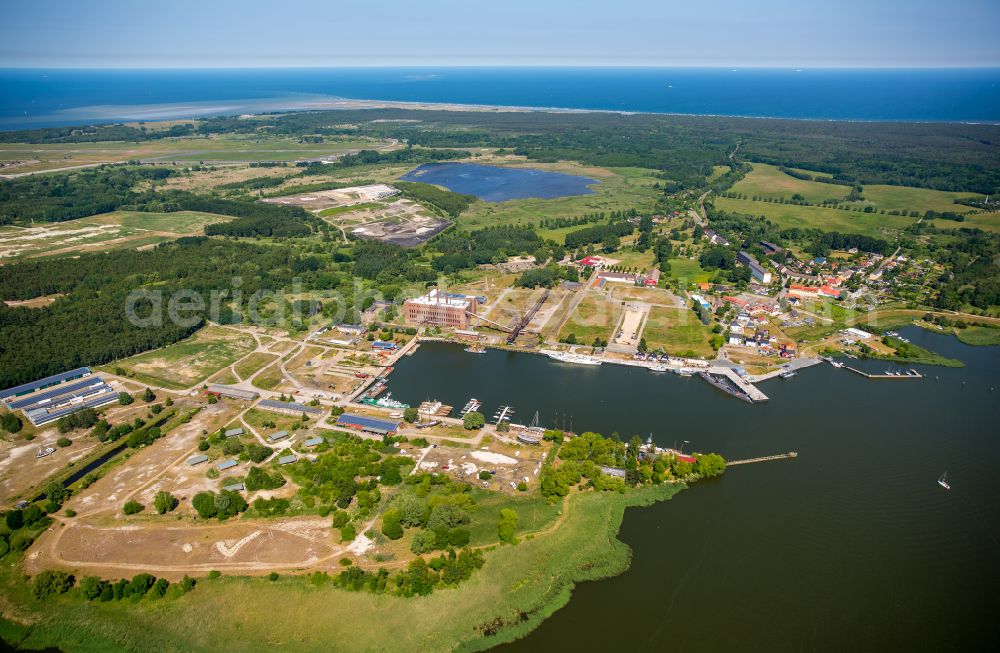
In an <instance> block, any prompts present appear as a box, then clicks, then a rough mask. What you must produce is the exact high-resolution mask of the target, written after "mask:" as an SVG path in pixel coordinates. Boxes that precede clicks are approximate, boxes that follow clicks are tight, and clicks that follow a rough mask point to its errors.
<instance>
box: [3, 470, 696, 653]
mask: <svg viewBox="0 0 1000 653" xmlns="http://www.w3.org/2000/svg"><path fill="white" fill-rule="evenodd" d="M681 489H683V486H671V485H661V486H650V487H645V488H642V489H639V490H634V491H633V490H630V491H629V492H627V493H626V494H617V493H611V492H608V493H600V494H598V493H594V492H585V493H579V494H578V493H574V494H573V495H571V497H570V498H569V500H568V501H567V502H566V503H565V504H559V505H557V506H556V507H555V508H554V510H556V511H557V512H559V513H560V514H559V515H558V517H557V518H556V519H551V518H550V516H551V513H548V514H546V515H543V514H542V512H543V511H546V510H552V509H550V508H545V507H543V506H541V505H538V506H536V508H535V511H536V514H535V516H536V517H537V518H539V520H541V519H547V520H548V521H547V523H548V524H549V525H548V529H549V530H546V531H545V532H544V533H543V534H540V535H537V536H534V537H531V538H528V537H523V532H522V539H521V542H520V543H519V544H517V545H516V546H510V545H505V546H501V547H498V548H496V549H495V550H493V551H490V552H487V553H486V565H485V566H484V567H483V568H482V569H481V570H479V571H478V572H476V573H475V574H473V576H472V578H471V579H470V580H468V581H466V582H464V583H462V584H461V585H459V586H458V587H457V588H456V589H444V590H437V591H435V592H434V593H433V594H431V595H430V596H426V597H414V598H401V597H395V596H386V595H373V594H368V593H366V592H348V591H345V590H340V589H337V588H335V587H333V586H332V585H331V584H330V583H327V582H323V581H322V579H320V580H319V581H317V582H313V581H307V580H305V579H303V578H291V577H284V576H283V577H281V578H279V579H278V580H276V581H269V580H268V579H267V578H265V577H259V578H246V577H227V576H223V577H221V578H218V579H214V580H211V579H201V580H200V581H199V582H198V584H197V586H196V587H195V589H194V590H193V591H192V592H191V593H189V594H186V595H183V596H179V597H175V596H169V597H168V598H165V599H153V598H144V599H142V600H140V601H137V602H129V601H121V602H109V603H101V602H93V603H88V602H86V601H84V600H83V599H81V598H79V597H78V596H74V595H72V594H70V595H63V596H58V597H49V598H48V599H45V600H37V599H34V598H32V597H31V595H30V592H29V591H28V589H27V588H26V587H25V586H24V584H23V583H22V582H21V581H20V579H19V578H17V574H18V572H17V569H16V567H14V566H13V565H12V564H11V560H12V559H14V558H15V557H16V556H14V555H8V556H7V557H6V558H5V559H4V564H3V569H2V577H0V581H2V582H3V584H4V586H5V587H6V588H8V591H7V601H6V602H5V606H4V615H5V616H6V617H8V619H9V618H11V617H14V616H15V615H16V618H17V622H16V623H14V622H12V621H5V622H2V623H0V634H2V635H3V636H4V637H6V638H8V639H13V640H15V641H16V642H18V643H19V644H20V645H21V646H22V647H24V648H33V649H37V648H46V647H56V646H58V647H60V648H62V649H63V650H66V651H71V652H72V653H91V652H92V653H97V652H100V653H105V652H114V651H126V650H136V649H142V650H156V651H162V652H164V653H174V652H176V653H181V652H183V653H200V652H203V651H205V652H207V651H221V650H225V651H228V652H230V653H249V652H251V651H259V650H260V649H261V647H262V646H265V647H271V648H280V649H281V650H282V651H288V652H290V653H305V652H312V651H320V650H330V646H331V642H336V646H335V649H336V650H338V651H407V652H408V651H418V650H419V651H428V652H437V651H456V650H457V651H479V650H485V649H486V648H489V647H492V646H496V645H497V644H500V643H502V642H506V641H510V640H512V639H514V638H515V637H518V636H523V635H525V634H527V633H528V632H530V631H531V630H533V629H534V628H536V627H537V626H538V625H539V624H540V623H541V622H542V620H544V619H545V618H546V617H548V616H549V615H551V614H552V613H553V612H554V611H555V610H557V609H559V608H560V607H562V606H564V605H565V604H566V603H567V602H568V601H569V599H570V593H571V591H572V589H573V586H574V584H575V583H578V582H582V581H585V580H597V579H600V578H606V577H609V576H614V575H617V574H620V573H621V572H623V571H624V570H625V569H627V568H628V564H629V557H630V550H629V548H628V546H626V545H625V544H624V543H622V542H621V541H619V540H618V539H617V537H616V535H617V533H618V529H619V527H620V526H621V520H622V516H623V514H624V510H625V508H626V507H630V506H639V505H649V504H651V503H653V502H656V501H662V500H665V499H669V498H670V497H672V496H673V495H674V494H676V493H677V492H678V491H679V490H681ZM494 508H497V510H498V509H499V506H495V507H494V506H485V507H484V508H483V509H484V510H493V509H494ZM531 511H532V509H531V508H528V507H520V508H518V514H519V517H520V519H524V520H528V519H529V517H528V515H529V513H530V512H531ZM520 530H521V529H519V531H520ZM494 537H495V534H494ZM23 624H30V625H27V626H26V625H23ZM372 624H378V627H377V628H373V627H372ZM487 628H488V629H489V630H490V632H493V631H494V630H495V631H496V634H492V635H490V636H486V635H484V629H487Z"/></svg>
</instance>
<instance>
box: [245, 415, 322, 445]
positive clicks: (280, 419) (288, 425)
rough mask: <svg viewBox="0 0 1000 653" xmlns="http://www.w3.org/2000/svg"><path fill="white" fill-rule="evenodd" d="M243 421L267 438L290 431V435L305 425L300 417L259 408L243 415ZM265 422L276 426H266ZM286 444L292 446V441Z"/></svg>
mask: <svg viewBox="0 0 1000 653" xmlns="http://www.w3.org/2000/svg"><path fill="white" fill-rule="evenodd" d="M243 419H244V420H245V421H246V423H247V424H249V425H250V426H252V427H253V428H254V429H256V430H257V432H258V433H260V434H261V435H263V436H264V437H267V436H268V435H270V434H271V433H275V432H277V431H288V432H289V433H290V432H292V431H293V430H298V429H299V428H300V426H301V425H302V423H303V422H302V419H301V416H300V415H285V414H284V413H275V412H273V411H270V410H261V409H259V408H251V409H250V410H248V411H247V412H246V414H245V415H243ZM265 422H266V423H268V424H274V426H264V423H265ZM306 424H312V422H306ZM293 427H294V429H293ZM284 442H287V443H288V444H291V440H287V441H284Z"/></svg>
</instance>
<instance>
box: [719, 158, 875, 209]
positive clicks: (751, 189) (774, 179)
mask: <svg viewBox="0 0 1000 653" xmlns="http://www.w3.org/2000/svg"><path fill="white" fill-rule="evenodd" d="M809 174H816V173H809ZM850 190H851V189H850V188H848V187H847V186H838V185H834V184H824V183H821V182H818V181H806V180H804V179H797V178H795V177H793V176H791V175H786V174H785V173H784V172H782V171H780V170H778V168H777V166H772V165H768V164H766V163H754V164H753V170H751V171H750V172H749V173H748V174H747V176H746V177H744V178H743V179H741V180H740V181H739V182H737V183H736V184H735V185H734V186H733V188H732V192H734V193H743V194H745V195H748V196H750V197H774V198H781V197H784V198H788V199H791V197H792V195H795V194H799V195H801V196H802V197H804V198H805V199H806V201H809V202H816V203H819V202H822V201H823V200H826V199H843V198H844V197H846V196H847V194H848V193H849V192H850ZM866 195H867V193H866Z"/></svg>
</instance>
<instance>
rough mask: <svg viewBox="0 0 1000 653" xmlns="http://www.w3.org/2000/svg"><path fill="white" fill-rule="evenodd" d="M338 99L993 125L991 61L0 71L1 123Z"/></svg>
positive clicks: (41, 123)
mask: <svg viewBox="0 0 1000 653" xmlns="http://www.w3.org/2000/svg"><path fill="white" fill-rule="evenodd" d="M338 98H350V99H368V100H391V101H408V102H436V103H458V104H479V105H499V106H518V107H539V108H564V109H592V110H609V111H625V112H653V113H674V114H692V115H724V116H753V117H779V118H803V119H815V120H866V121H872V120H873V121H931V122H1000V68H976V69H928V70H919V69H802V70H797V69H759V68H749V69H729V68H426V69H425V68H337V69H323V68H317V69H274V68H269V69H260V70H254V69H225V70H78V69H71V70H45V69H3V70H0V130H12V129H28V128H36V127H47V126H59V125H71V124H80V123H102V122H103V123H107V122H117V121H122V120H164V119H171V118H188V117H196V116H210V115H234V114H240V113H252V112H262V111H282V110H289V109H310V108H323V107H324V105H325V103H328V102H330V101H332V100H336V99H338ZM326 106H329V105H326Z"/></svg>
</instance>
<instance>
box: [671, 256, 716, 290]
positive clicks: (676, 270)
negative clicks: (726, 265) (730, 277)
mask: <svg viewBox="0 0 1000 653" xmlns="http://www.w3.org/2000/svg"><path fill="white" fill-rule="evenodd" d="M670 278H671V279H677V280H678V281H681V282H683V283H684V284H685V285H686V284H689V283H705V282H707V281H708V280H709V279H711V278H712V273H711V272H708V271H707V270H704V269H703V268H702V267H701V263H699V262H698V259H694V260H691V259H686V258H672V259H670Z"/></svg>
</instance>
